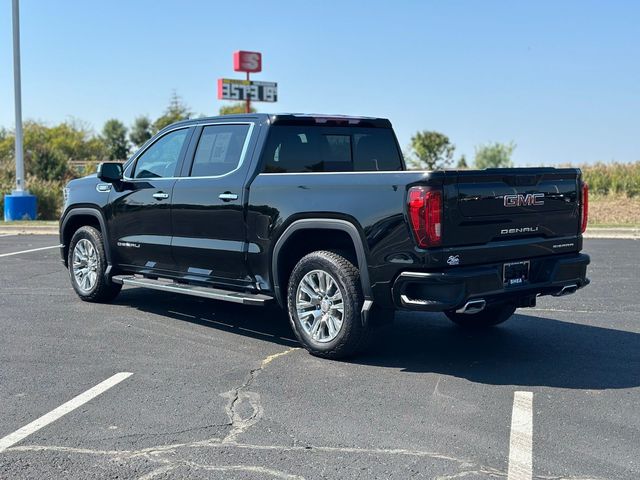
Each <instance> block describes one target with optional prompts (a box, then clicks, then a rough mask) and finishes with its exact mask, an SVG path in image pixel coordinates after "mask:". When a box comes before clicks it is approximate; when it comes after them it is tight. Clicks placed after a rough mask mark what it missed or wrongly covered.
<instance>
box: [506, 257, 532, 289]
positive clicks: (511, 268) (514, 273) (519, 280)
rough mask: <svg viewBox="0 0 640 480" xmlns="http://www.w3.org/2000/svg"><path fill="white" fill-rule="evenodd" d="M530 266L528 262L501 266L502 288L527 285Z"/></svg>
mask: <svg viewBox="0 0 640 480" xmlns="http://www.w3.org/2000/svg"><path fill="white" fill-rule="evenodd" d="M530 266H531V262H530V261H529V260H524V261H521V262H510V263H505V264H504V265H503V266H502V282H503V284H504V286H505V287H518V286H521V285H524V284H526V283H528V282H529V269H530Z"/></svg>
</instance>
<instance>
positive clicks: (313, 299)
mask: <svg viewBox="0 0 640 480" xmlns="http://www.w3.org/2000/svg"><path fill="white" fill-rule="evenodd" d="M287 303H288V308H289V320H290V321H291V326H292V328H293V331H294V333H295V335H296V337H297V338H298V340H299V341H300V343H301V344H302V345H303V346H304V348H306V349H307V350H308V351H309V352H310V353H311V354H313V355H316V356H318V357H324V358H333V359H337V358H344V357H347V356H350V355H353V354H355V353H357V352H358V351H360V350H361V349H362V348H363V347H364V346H365V344H366V340H367V339H368V333H369V329H368V328H367V327H365V326H363V325H362V320H361V317H360V312H361V310H362V303H363V295H362V288H361V286H360V272H359V271H358V269H357V268H356V267H355V266H354V265H353V263H351V262H350V261H349V260H347V259H346V258H345V257H344V256H342V255H340V254H339V253H338V252H331V251H317V252H313V253H310V254H308V255H306V256H305V257H303V258H302V259H301V260H300V261H299V262H298V263H297V265H296V266H295V267H294V269H293V271H292V272H291V276H290V277H289V288H288V290H287Z"/></svg>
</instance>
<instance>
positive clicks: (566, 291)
mask: <svg viewBox="0 0 640 480" xmlns="http://www.w3.org/2000/svg"><path fill="white" fill-rule="evenodd" d="M577 290H578V285H575V284H573V285H565V286H564V287H562V290H560V291H559V292H557V293H554V294H553V296H554V297H562V296H564V295H571V294H572V293H576V291H577Z"/></svg>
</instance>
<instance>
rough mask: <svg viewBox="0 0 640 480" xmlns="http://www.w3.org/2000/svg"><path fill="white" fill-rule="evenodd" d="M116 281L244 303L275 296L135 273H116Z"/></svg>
mask: <svg viewBox="0 0 640 480" xmlns="http://www.w3.org/2000/svg"><path fill="white" fill-rule="evenodd" d="M111 280H112V281H113V282H114V283H121V284H122V285H131V286H132V287H143V288H150V289H152V290H161V291H163V292H171V293H181V294H183V295H192V296H194V297H202V298H210V299H212V300H223V301H225V302H233V303H241V304H243V305H264V304H265V303H267V302H268V301H269V300H273V297H270V296H269V295H264V294H262V293H242V292H234V291H231V290H222V289H219V288H210V287H200V286H197V285H189V284H183V283H175V282H173V281H171V280H152V279H150V278H144V277H136V276H134V275H116V276H114V277H112V278H111Z"/></svg>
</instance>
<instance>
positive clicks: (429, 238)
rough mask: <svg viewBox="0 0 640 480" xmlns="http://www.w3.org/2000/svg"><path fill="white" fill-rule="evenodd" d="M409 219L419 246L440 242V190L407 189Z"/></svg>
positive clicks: (424, 188) (434, 244)
mask: <svg viewBox="0 0 640 480" xmlns="http://www.w3.org/2000/svg"><path fill="white" fill-rule="evenodd" d="M409 221H410V222H411V229H412V230H413V235H414V236H415V239H416V242H417V243H418V246H419V247H420V248H427V247H433V246H436V245H440V243H442V192H441V191H440V190H431V189H429V188H428V187H411V188H410V189H409Z"/></svg>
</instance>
